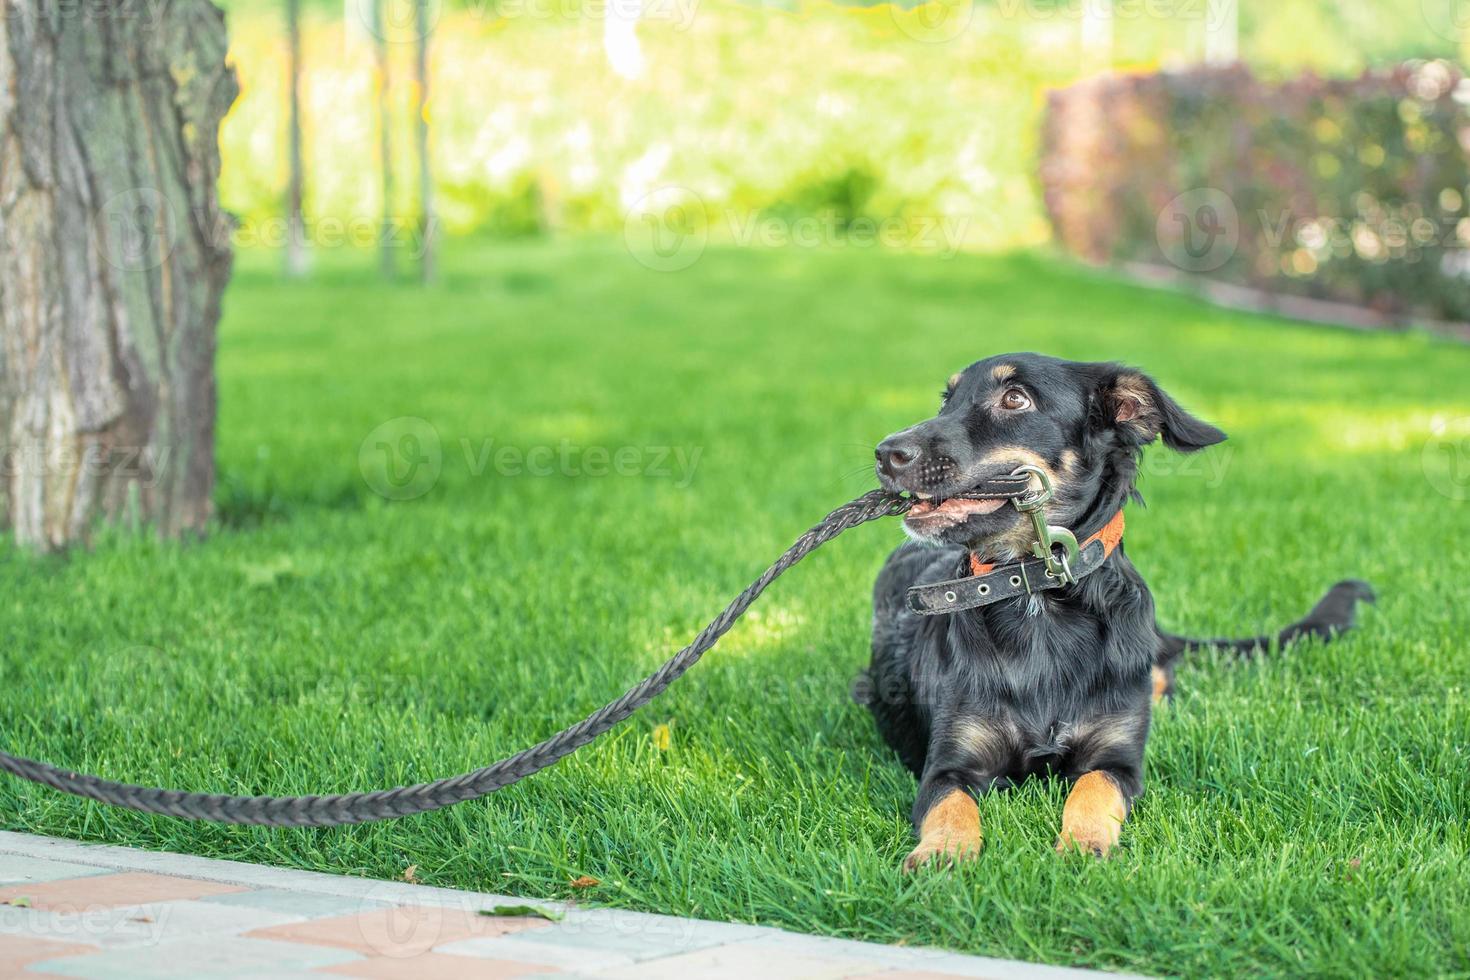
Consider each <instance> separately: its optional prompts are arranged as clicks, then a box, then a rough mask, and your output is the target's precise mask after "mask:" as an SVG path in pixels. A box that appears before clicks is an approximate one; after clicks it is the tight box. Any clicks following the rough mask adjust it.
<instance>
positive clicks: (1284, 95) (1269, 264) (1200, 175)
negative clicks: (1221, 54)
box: [1040, 62, 1470, 321]
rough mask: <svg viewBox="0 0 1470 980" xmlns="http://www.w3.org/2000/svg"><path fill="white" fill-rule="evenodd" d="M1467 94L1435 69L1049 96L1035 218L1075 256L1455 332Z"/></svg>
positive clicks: (1115, 82)
mask: <svg viewBox="0 0 1470 980" xmlns="http://www.w3.org/2000/svg"><path fill="white" fill-rule="evenodd" d="M1467 86H1470V82H1467V83H1465V84H1462V83H1461V79H1460V75H1459V74H1458V72H1457V71H1455V70H1454V69H1453V68H1451V67H1450V66H1448V65H1446V64H1445V63H1443V62H1418V63H1412V64H1407V65H1404V66H1401V67H1399V68H1397V69H1395V70H1393V71H1390V72H1372V73H1368V74H1364V75H1363V76H1362V77H1360V78H1356V79H1323V78H1319V77H1316V76H1314V75H1304V76H1302V77H1299V78H1296V79H1293V80H1291V81H1288V82H1285V83H1268V82H1264V81H1261V80H1259V79H1257V78H1255V77H1254V76H1252V75H1251V73H1250V72H1249V71H1248V70H1246V69H1245V68H1243V67H1239V66H1236V67H1230V68H1212V69H1198V70H1192V71H1186V72H1165V73H1158V74H1148V75H1122V76H1119V75H1114V76H1107V77H1103V78H1098V79H1093V80H1090V81H1086V82H1082V83H1080V84H1077V85H1073V86H1071V87H1069V88H1066V89H1062V90H1059V91H1055V92H1052V93H1051V94H1050V95H1049V97H1048V105H1047V112H1046V117H1045V123H1044V132H1043V139H1042V154H1041V163H1040V176H1041V183H1042V189H1043V193H1044V198H1045V202H1046V209H1047V213H1048V215H1049V217H1050V219H1051V222H1052V227H1053V229H1054V231H1055V234H1056V238H1057V240H1058V241H1059V242H1060V243H1061V244H1062V246H1063V247H1064V248H1066V249H1067V250H1068V251H1070V252H1072V253H1074V254H1075V255H1078V256H1080V257H1082V258H1085V259H1087V260H1089V261H1093V262H1101V263H1144V264H1149V265H1162V266H1168V267H1174V268H1178V269H1181V270H1183V271H1184V272H1187V273H1189V274H1191V275H1197V276H1203V277H1207V278H1209V279H1212V280H1219V281H1224V282H1227V283H1233V284H1239V285H1244V286H1250V287H1254V288H1259V289H1264V290H1268V291H1270V292H1273V293H1279V294H1289V295H1296V296H1307V297H1313V298H1317V299H1324V300H1332V301H1337V302H1346V303H1353V304H1357V305H1360V306H1364V307H1367V308H1369V309H1371V310H1373V311H1376V312H1377V313H1379V314H1382V315H1383V316H1385V317H1388V318H1391V319H1396V320H1403V319H1407V318H1411V317H1427V318H1433V319H1441V320H1455V321H1465V320H1470V251H1466V250H1465V248H1466V246H1467V244H1470V210H1467V206H1466V205H1467V198H1470V187H1467V184H1470V168H1467V151H1470V113H1467V108H1466V106H1465V104H1464V103H1463V101H1462V100H1466V87H1467ZM1181 195H1182V197H1181ZM1232 237H1233V238H1234V239H1235V241H1234V244H1233V246H1232V244H1231V239H1232Z"/></svg>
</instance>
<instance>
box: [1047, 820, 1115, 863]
mask: <svg viewBox="0 0 1470 980" xmlns="http://www.w3.org/2000/svg"><path fill="white" fill-rule="evenodd" d="M1122 826H1123V825H1122V824H1120V823H1119V822H1118V821H1116V820H1110V819H1108V818H1107V817H1104V818H1102V820H1099V821H1087V822H1084V821H1078V822H1077V823H1076V824H1074V825H1071V826H1068V825H1066V824H1063V826H1062V833H1061V836H1060V837H1058V838H1057V853H1058V854H1066V853H1069V852H1071V851H1079V850H1080V851H1085V852H1086V853H1088V854H1092V855H1094V856H1096V857H1100V858H1105V857H1107V856H1108V852H1109V851H1111V850H1112V849H1113V845H1115V844H1117V843H1118V837H1119V836H1120V834H1121V831H1122Z"/></svg>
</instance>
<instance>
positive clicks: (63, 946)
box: [0, 936, 97, 977]
mask: <svg viewBox="0 0 1470 980" xmlns="http://www.w3.org/2000/svg"><path fill="white" fill-rule="evenodd" d="M96 948H97V947H95V946H88V945H86V944H85V943H60V942H55V941H53V940H50V939H35V938H33V937H31V936H0V977H16V976H20V975H21V974H22V972H23V971H25V969H26V967H28V966H30V965H31V964H33V963H44V962H45V961H46V960H54V959H59V958H60V957H63V956H75V955H78V954H81V953H91V952H95V951H96Z"/></svg>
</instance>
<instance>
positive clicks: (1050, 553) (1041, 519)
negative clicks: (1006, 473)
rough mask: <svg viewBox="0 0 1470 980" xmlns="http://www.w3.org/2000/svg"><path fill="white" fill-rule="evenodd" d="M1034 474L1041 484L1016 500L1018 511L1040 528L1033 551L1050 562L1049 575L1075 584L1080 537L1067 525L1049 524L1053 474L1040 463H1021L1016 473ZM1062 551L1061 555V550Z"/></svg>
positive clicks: (1047, 571)
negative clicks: (1037, 464) (1068, 528)
mask: <svg viewBox="0 0 1470 980" xmlns="http://www.w3.org/2000/svg"><path fill="white" fill-rule="evenodd" d="M1022 474H1025V475H1027V476H1033V477H1035V478H1036V480H1037V482H1038V483H1039V484H1040V486H1039V487H1038V488H1037V489H1035V490H1027V491H1026V493H1025V494H1024V495H1023V496H1021V497H1017V498H1016V499H1015V500H1013V501H1012V503H1014V504H1015V505H1016V510H1018V511H1020V512H1021V513H1023V514H1025V515H1027V516H1028V517H1030V518H1031V526H1032V528H1033V529H1034V530H1035V531H1036V543H1035V544H1033V545H1032V546H1031V553H1032V554H1033V555H1035V556H1036V557H1037V558H1040V559H1041V560H1042V561H1044V562H1045V563H1046V574H1047V577H1048V578H1055V579H1057V580H1058V581H1060V582H1061V583H1062V584H1063V585H1071V584H1072V583H1073V582H1076V581H1077V575H1076V573H1074V572H1073V571H1072V563H1073V562H1075V561H1076V560H1077V557H1078V555H1079V554H1081V550H1082V549H1081V548H1079V547H1078V545H1077V536H1076V535H1075V534H1073V533H1072V532H1071V531H1069V530H1067V529H1066V528H1064V527H1058V526H1057V525H1055V524H1048V523H1046V510H1045V508H1046V504H1047V502H1048V501H1050V500H1051V498H1052V487H1051V477H1049V476H1047V475H1046V471H1045V470H1043V469H1041V468H1040V467H1038V466H1031V465H1029V464H1028V465H1026V466H1019V467H1017V468H1016V469H1015V470H1014V471H1013V472H1012V473H1011V475H1012V476H1021V475H1022ZM1058 548H1060V549H1061V552H1060V554H1058V552H1057V549H1058Z"/></svg>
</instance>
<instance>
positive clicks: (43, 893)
mask: <svg viewBox="0 0 1470 980" xmlns="http://www.w3.org/2000/svg"><path fill="white" fill-rule="evenodd" d="M240 890H241V889H240V887H239V886H238V885H221V884H218V883H215V882H211V881H193V880H191V879H188V878H173V877H169V876H168V875H156V874H147V873H142V872H136V871H124V872H118V873H114V874H105V875H92V876H89V877H86V878H63V879H60V880H58V881H44V882H37V883H35V884H23V885H7V886H5V887H4V888H0V903H3V904H9V905H14V904H15V903H17V902H24V903H26V904H27V907H29V908H33V909H43V910H49V911H53V912H85V911H88V910H91V909H102V908H116V907H118V906H124V905H143V904H145V903H149V902H168V901H175V900H184V899H192V898H200V897H202V896H204V895H219V894H222V893H224V892H237V891H240Z"/></svg>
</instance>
